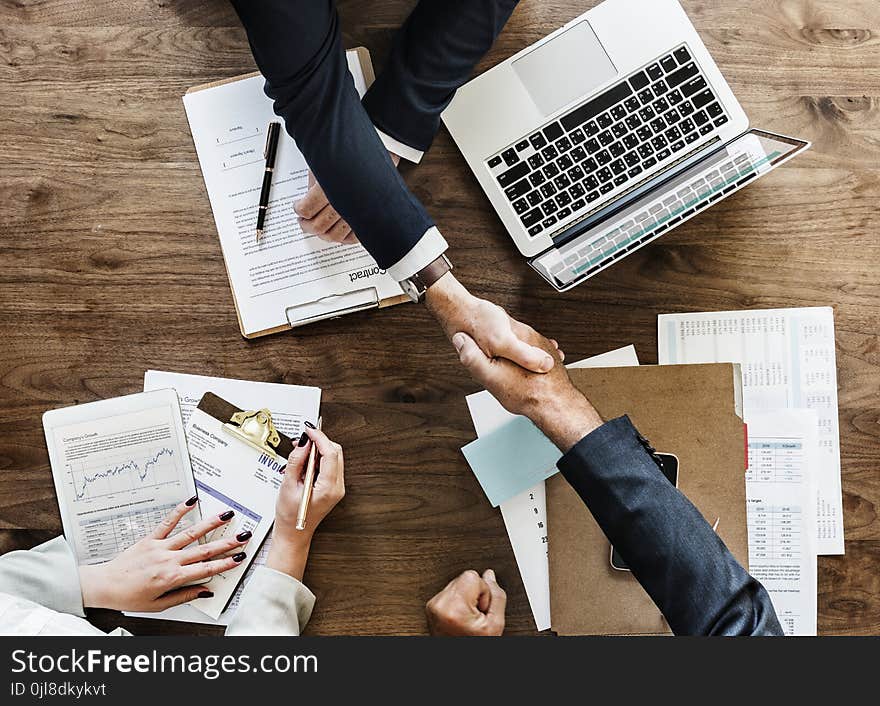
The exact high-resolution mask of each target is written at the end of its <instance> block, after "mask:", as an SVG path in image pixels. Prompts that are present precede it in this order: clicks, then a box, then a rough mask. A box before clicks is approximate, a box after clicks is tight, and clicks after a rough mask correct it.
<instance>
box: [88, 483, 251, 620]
mask: <svg viewBox="0 0 880 706" xmlns="http://www.w3.org/2000/svg"><path fill="white" fill-rule="evenodd" d="M197 502H198V498H197V497H193V498H190V499H189V500H187V501H186V502H185V503H180V505H178V506H177V507H176V508H174V510H172V511H171V513H170V514H169V515H168V517H166V518H165V519H164V520H162V522H161V523H160V524H159V526H158V527H156V528H155V529H154V530H153V531H152V532H151V533H150V534H149V535H148V536H146V537H144V538H143V539H142V540H140V541H139V542H137V543H136V544H133V545H132V546H130V547H129V548H128V549H126V550H125V551H124V552H122V553H121V554H119V555H118V556H116V557H115V558H114V559H112V560H110V561H108V562H106V563H105V564H93V565H91V566H81V567H79V578H80V585H81V588H82V599H83V606H85V607H86V608H112V609H115V610H135V611H142V612H154V611H159V610H165V609H166V608H170V607H171V606H175V605H180V604H181V603H188V602H189V601H192V600H194V599H196V598H210V597H211V596H213V595H214V594H213V593H212V592H211V591H209V590H208V589H207V588H206V587H205V586H204V585H196V586H187V584H190V583H193V582H194V581H199V580H202V579H206V578H209V577H210V576H214V575H216V574H219V573H222V572H224V571H229V570H230V569H234V568H235V567H236V566H238V565H239V563H240V562H241V561H242V560H243V559H244V558H245V553H244V552H243V551H239V552H237V553H236V554H235V555H233V556H230V557H225V558H222V559H218V558H216V557H221V556H223V555H224V554H227V553H229V552H231V551H233V550H235V549H241V548H242V547H243V546H244V545H245V544H247V541H248V540H249V539H250V538H251V533H250V532H240V533H239V534H238V535H236V536H235V537H231V538H229V539H219V540H217V541H215V542H208V543H207V544H197V545H194V546H189V545H191V544H193V542H196V541H198V540H199V539H200V538H202V537H204V536H205V535H206V534H208V533H209V532H211V531H212V530H215V529H217V528H218V527H220V526H221V525H224V524H226V523H227V522H229V520H231V519H232V518H233V517H234V516H235V513H234V512H233V511H232V510H227V511H226V512H224V513H223V514H221V515H215V516H214V517H210V518H208V519H206V520H202V521H201V522H198V523H196V524H195V525H193V526H192V527H189V528H187V529H185V530H183V531H181V532H178V533H177V534H175V535H174V536H173V537H172V536H169V535H170V534H171V532H173V531H174V528H175V527H176V526H177V523H178V522H180V520H181V518H183V516H184V515H186V513H188V512H190V511H191V510H192V509H193V508H194V507H195V506H196V503H197Z"/></svg>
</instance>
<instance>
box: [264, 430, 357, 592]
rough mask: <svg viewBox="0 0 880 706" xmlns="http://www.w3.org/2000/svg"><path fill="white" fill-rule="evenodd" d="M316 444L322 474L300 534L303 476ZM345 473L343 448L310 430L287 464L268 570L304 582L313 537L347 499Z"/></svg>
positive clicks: (319, 468) (277, 506)
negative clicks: (344, 498) (304, 525)
mask: <svg viewBox="0 0 880 706" xmlns="http://www.w3.org/2000/svg"><path fill="white" fill-rule="evenodd" d="M312 444H314V445H315V447H316V449H317V451H318V456H317V460H316V463H317V471H318V474H317V478H316V479H315V485H314V488H313V489H312V499H311V502H309V514H308V516H307V519H306V528H305V529H304V530H298V529H297V528H296V515H297V512H299V503H300V499H301V498H302V494H303V490H304V489H305V485H304V483H303V476H304V475H305V470H306V462H307V461H308V458H309V450H310V449H311V445H312ZM344 469H345V462H344V459H343V458H342V447H341V446H340V445H339V444H337V443H335V442H333V441H330V439H328V438H327V435H326V434H324V433H323V432H320V431H318V430H317V429H314V428H312V427H309V428H307V429H306V430H305V431H304V432H303V435H302V436H301V437H300V439H299V443H298V445H297V447H296V448H295V449H294V450H293V452H292V453H291V454H290V458H289V459H288V460H287V469H286V472H285V475H284V481H283V482H282V483H281V489H280V490H279V491H278V500H277V501H276V502H275V529H274V530H273V532H272V548H271V549H270V550H269V556H268V557H267V558H266V566H268V567H269V568H270V569H275V570H276V571H281V572H282V573H285V574H288V575H290V576H293V577H294V578H295V579H298V580H300V581H302V577H303V573H304V572H305V568H306V560H307V559H308V556H309V547H310V546H311V543H312V536H313V535H314V533H315V530H316V529H317V527H318V525H319V524H320V522H321V520H323V519H324V518H325V517H326V516H327V515H328V514H330V511H331V510H332V509H333V508H334V507H335V506H336V503H338V502H339V501H340V500H342V498H343V496H344V495H345V475H344Z"/></svg>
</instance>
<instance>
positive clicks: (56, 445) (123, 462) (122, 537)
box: [43, 390, 199, 564]
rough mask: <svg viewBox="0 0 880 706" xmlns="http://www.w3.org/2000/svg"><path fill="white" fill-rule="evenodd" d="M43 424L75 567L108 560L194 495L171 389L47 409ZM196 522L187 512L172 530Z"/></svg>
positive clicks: (195, 517)
mask: <svg viewBox="0 0 880 706" xmlns="http://www.w3.org/2000/svg"><path fill="white" fill-rule="evenodd" d="M43 425H44V428H45V432H46V443H47V446H48V448H49V458H50V461H51V464H52V476H53V479H54V481H55V489H56V492H57V494H58V504H59V506H60V509H61V518H62V522H63V525H64V535H65V537H66V538H67V541H68V543H69V544H70V545H71V547H72V548H73V552H74V554H75V556H76V558H77V562H78V563H79V564H100V563H103V562H106V561H109V560H110V559H112V558H113V557H115V556H116V555H117V554H119V553H120V552H121V551H123V550H125V549H128V547H130V546H131V545H132V544H134V543H135V542H137V541H139V540H140V539H143V538H144V537H145V536H146V535H147V534H149V532H150V531H151V530H152V529H153V528H154V527H155V526H156V525H158V524H159V522H161V521H162V519H164V517H165V516H166V515H167V514H168V513H169V512H170V511H171V510H172V509H173V508H174V507H175V506H176V505H178V504H179V503H181V502H183V501H184V500H186V499H187V498H189V497H191V496H192V495H193V494H194V491H195V487H194V485H193V476H192V469H191V467H190V459H189V454H188V452H187V446H186V439H185V437H184V431H183V425H182V423H181V418H180V411H179V407H178V403H177V399H176V397H175V396H174V393H173V392H171V391H170V390H165V391H156V392H153V393H149V394H145V393H141V394H138V395H128V396H126V397H118V398H115V399H109V400H102V401H100V402H93V403H90V404H84V405H79V406H76V407H68V408H65V409H59V410H53V411H51V412H47V413H46V414H45V415H44V416H43ZM198 519H199V515H198V512H195V513H189V514H188V515H187V517H185V518H184V519H183V520H182V521H181V522H180V523H179V524H178V527H177V528H176V530H175V531H180V530H181V529H183V528H185V527H188V526H189V525H190V524H192V523H193V522H194V521H196V520H198Z"/></svg>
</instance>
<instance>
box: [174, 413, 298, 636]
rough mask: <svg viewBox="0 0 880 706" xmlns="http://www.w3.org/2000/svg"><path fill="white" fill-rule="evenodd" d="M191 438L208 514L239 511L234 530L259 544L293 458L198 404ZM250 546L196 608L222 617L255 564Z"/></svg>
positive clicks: (191, 452) (204, 512)
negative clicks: (248, 437) (259, 444)
mask: <svg viewBox="0 0 880 706" xmlns="http://www.w3.org/2000/svg"><path fill="white" fill-rule="evenodd" d="M186 440H187V444H188V446H189V455H190V459H191V460H192V466H193V477H194V478H195V480H196V489H197V490H198V494H199V507H200V508H201V510H202V515H203V516H204V517H211V516H212V515H220V514H222V513H224V512H226V511H227V510H233V511H234V512H235V519H234V520H233V522H234V523H235V524H234V526H233V528H232V529H231V531H232V532H234V533H236V534H237V533H239V532H245V531H247V532H251V534H252V537H251V540H250V543H251V544H252V545H253V546H254V547H259V546H260V545H261V544H262V543H263V540H264V539H266V535H268V534H269V530H270V529H271V527H272V523H273V522H274V521H275V500H276V498H277V496H278V489H279V488H280V487H281V483H282V481H283V480H284V472H285V468H286V466H287V460H286V459H282V458H279V457H277V456H276V455H275V454H267V453H264V452H262V451H260V450H258V449H255V448H254V447H253V446H251V445H250V444H247V443H245V442H244V441H242V440H241V439H239V438H238V437H237V436H234V435H233V434H230V433H229V431H228V430H227V429H226V428H225V427H224V423H223V422H222V421H220V420H219V419H215V418H214V417H212V416H211V415H210V414H208V413H207V412H203V411H202V410H200V409H198V408H197V409H194V410H193V412H192V414H191V415H190V418H189V424H187V427H186ZM223 529H224V530H225V529H226V528H223ZM209 539H210V537H209ZM244 551H245V554H246V557H245V559H244V561H242V562H241V563H240V564H239V565H238V566H236V567H235V568H234V569H230V570H229V571H224V572H223V573H222V574H217V575H215V576H213V577H212V578H211V580H210V581H209V582H208V583H207V584H206V588H207V589H209V590H210V591H212V592H213V593H214V595H213V596H212V597H211V598H203V599H201V600H198V601H195V602H194V603H193V604H192V605H193V607H194V608H196V609H198V610H200V611H202V612H203V613H205V615H207V616H208V617H210V618H213V619H214V620H216V619H217V618H219V617H220V614H221V613H222V612H223V610H224V609H225V608H226V604H227V603H228V602H229V601H230V599H231V598H232V596H233V594H234V593H235V590H236V588H237V587H238V585H239V583H240V582H241V580H242V579H243V578H244V574H245V571H247V569H248V567H249V566H250V565H251V564H252V563H253V560H254V554H253V552H250V553H248V552H247V549H245V550H244Z"/></svg>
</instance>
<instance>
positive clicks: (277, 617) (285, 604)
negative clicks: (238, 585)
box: [226, 566, 315, 635]
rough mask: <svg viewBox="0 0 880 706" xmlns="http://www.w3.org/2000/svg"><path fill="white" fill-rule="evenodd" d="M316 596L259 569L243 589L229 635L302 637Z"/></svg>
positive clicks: (276, 573) (281, 576)
mask: <svg viewBox="0 0 880 706" xmlns="http://www.w3.org/2000/svg"><path fill="white" fill-rule="evenodd" d="M314 607H315V594H314V593H312V592H311V591H310V590H309V589H308V588H306V586H305V584H303V583H302V582H301V581H297V580H296V579H295V578H293V577H292V576H288V575H287V574H283V573H281V572H280V571H275V569H270V568H268V567H266V566H260V567H258V568H257V570H256V571H254V575H253V576H251V578H250V580H249V581H248V583H247V586H245V587H244V591H243V592H242V594H241V599H240V600H239V603H238V609H237V610H236V611H235V615H233V616H232V620H230V621H229V627H227V628H226V634H227V635H299V634H300V633H301V632H302V629H303V628H304V627H305V626H306V623H308V622H309V618H311V617H312V609H313V608H314Z"/></svg>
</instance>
